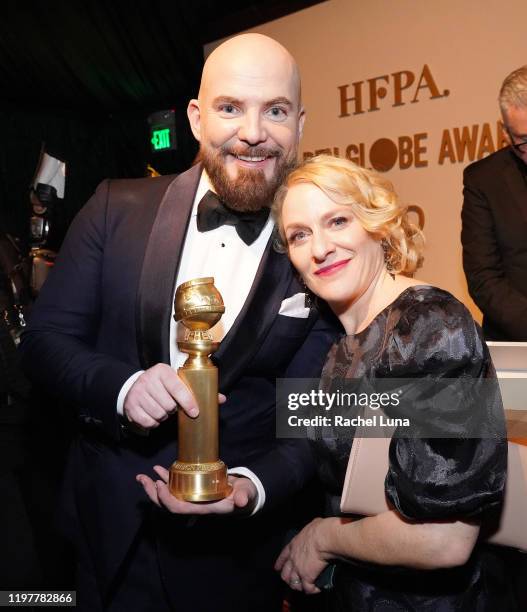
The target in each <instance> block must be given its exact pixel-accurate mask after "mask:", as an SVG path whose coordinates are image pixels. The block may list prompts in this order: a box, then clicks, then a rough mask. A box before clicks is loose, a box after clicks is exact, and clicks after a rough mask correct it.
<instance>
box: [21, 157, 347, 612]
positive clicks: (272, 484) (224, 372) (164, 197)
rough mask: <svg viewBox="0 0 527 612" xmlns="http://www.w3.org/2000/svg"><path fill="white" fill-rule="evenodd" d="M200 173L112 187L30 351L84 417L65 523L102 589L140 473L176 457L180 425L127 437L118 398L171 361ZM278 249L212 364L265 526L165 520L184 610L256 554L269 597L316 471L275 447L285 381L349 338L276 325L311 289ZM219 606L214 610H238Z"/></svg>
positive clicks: (223, 419) (315, 366)
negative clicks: (278, 399) (173, 321)
mask: <svg viewBox="0 0 527 612" xmlns="http://www.w3.org/2000/svg"><path fill="white" fill-rule="evenodd" d="M200 174H201V167H200V166H195V167H193V168H191V169H190V170H189V171H187V172H186V173H184V174H182V175H179V176H178V177H177V178H174V177H160V178H156V179H150V178H149V179H137V180H116V181H105V182H103V183H102V184H101V185H100V186H99V188H98V189H97V191H96V193H95V195H94V196H93V197H92V198H91V199H90V201H89V202H88V203H87V204H86V206H85V207H84V208H83V209H82V210H81V212H80V213H79V214H78V216H77V217H76V219H75V220H74V222H73V224H72V227H71V228H70V231H69V233H68V235H67V237H66V240H65V242H64V245H63V247H62V250H61V253H60V257H59V260H58V262H57V264H56V266H55V268H54V269H53V270H52V272H51V274H50V275H49V278H48V280H47V282H46V284H45V287H44V288H43V290H42V292H41V295H40V296H39V299H38V302H37V304H36V306H35V308H34V310H33V313H32V318H31V322H30V326H29V330H28V331H27V332H26V333H25V335H24V338H23V341H22V362H23V365H24V366H25V370H26V371H27V372H29V373H30V375H31V376H32V378H33V379H34V380H36V381H38V382H39V383H41V384H44V385H47V386H48V387H50V388H51V389H53V390H54V391H55V393H59V394H60V395H61V396H62V397H63V398H65V399H66V400H68V401H69V402H71V403H72V404H74V405H75V406H76V407H77V409H78V418H79V422H80V424H81V435H80V438H79V440H77V442H76V444H75V445H74V447H73V449H72V453H71V460H70V462H69V466H68V473H67V476H66V484H65V493H66V504H65V508H66V513H65V517H64V520H63V525H64V527H65V529H66V530H67V531H68V533H69V535H70V537H72V538H75V540H76V542H77V546H78V547H79V549H81V550H84V553H83V554H87V555H89V557H90V558H92V559H93V561H94V565H95V571H96V573H97V576H98V580H99V581H100V584H101V590H102V591H103V592H106V591H107V590H108V588H109V586H110V585H111V583H112V580H113V578H114V577H115V576H116V573H117V571H118V568H119V567H120V565H121V563H122V561H123V559H124V558H125V555H126V553H127V551H128V550H129V548H130V545H131V543H132V540H133V538H134V536H135V535H136V533H137V531H138V529H139V527H140V525H141V523H142V521H143V520H144V517H145V515H146V513H148V512H150V511H151V510H152V508H153V504H151V503H150V502H149V500H148V499H146V497H145V494H144V491H143V490H142V488H141V487H140V486H139V485H138V483H136V482H135V475H136V474H138V473H140V472H143V473H151V472H152V467H153V466H154V465H155V464H161V465H164V466H167V467H168V466H169V465H170V464H171V463H172V461H173V460H174V459H175V458H176V455H177V449H176V439H177V431H176V426H177V419H174V418H170V419H168V420H167V421H166V422H164V423H163V424H162V425H161V426H160V427H158V428H157V429H155V430H153V431H151V432H150V435H148V436H147V437H141V436H136V435H135V436H134V435H132V434H128V433H126V432H125V431H123V430H122V428H121V425H120V421H119V418H118V416H117V414H116V401H117V396H118V394H119V390H120V389H121V387H122V385H123V383H124V382H125V381H126V380H127V379H128V377H129V376H130V375H131V374H133V373H134V372H136V371H137V370H138V369H140V368H143V369H145V368H148V367H150V366H152V365H154V364H156V363H158V362H165V363H168V362H169V325H170V316H171V307H172V301H173V295H174V285H175V281H176V274H177V269H178V264H179V258H180V255H181V251H182V247H183V242H184V238H185V233H186V228H187V224H188V220H189V216H190V212H191V209H192V203H193V199H194V195H195V192H196V189H197V185H198V182H199V178H200ZM271 242H272V239H271V241H270V244H269V245H268V246H267V249H266V251H265V253H264V256H263V258H262V261H261V264H260V266H259V269H258V272H257V275H256V278H255V281H254V283H253V286H252V289H251V291H250V294H249V296H248V299H247V301H246V303H245V306H244V308H243V309H242V311H241V312H240V315H239V317H238V318H237V320H236V321H235V323H234V325H233V327H232V328H231V330H230V331H229V333H228V334H227V336H226V337H225V339H224V340H223V342H222V343H221V346H220V349H219V350H218V351H217V353H215V355H214V360H215V362H216V363H217V365H218V368H219V373H220V391H221V392H223V393H225V394H226V395H227V398H228V399H227V402H226V403H225V404H224V405H222V406H221V409H220V456H221V458H222V459H223V460H224V461H225V462H226V463H227V465H229V466H231V467H235V466H240V465H243V466H246V467H248V468H249V469H251V470H253V472H254V473H256V474H257V475H258V476H259V478H260V480H261V481H262V483H263V486H264V488H265V491H266V504H265V507H264V510H263V511H262V512H261V516H259V515H256V516H255V517H252V518H245V519H239V518H237V519H236V518H224V517H220V518H209V519H207V518H205V519H200V520H198V521H197V523H196V525H195V526H194V527H192V529H190V528H189V527H188V519H186V518H179V517H175V516H172V515H170V516H169V515H168V514H167V515H165V516H163V517H162V522H163V524H164V527H163V529H164V532H163V537H162V538H161V540H162V545H161V549H162V556H163V557H164V558H165V560H166V563H167V568H168V569H166V574H167V575H169V576H172V578H173V582H172V583H171V584H173V585H174V590H175V597H177V598H178V600H179V601H180V602H181V601H185V600H184V598H183V599H182V597H183V596H182V595H181V593H182V589H183V588H184V587H186V586H189V585H190V586H192V585H193V584H195V583H196V580H198V577H199V576H203V573H204V572H205V573H207V571H208V570H207V564H208V566H210V571H211V572H212V571H213V570H214V572H215V575H216V574H217V575H218V578H217V582H219V583H221V584H224V585H227V588H231V587H232V584H231V583H230V582H229V580H227V579H226V574H227V573H229V572H230V573H232V574H233V575H235V574H238V575H239V577H243V575H245V573H246V572H247V571H248V569H247V568H248V567H249V566H250V565H251V561H250V559H249V558H248V557H251V555H252V556H253V557H254V559H253V560H255V566H257V570H256V571H258V572H260V575H259V577H258V579H255V576H254V575H252V577H250V578H248V584H249V583H250V584H251V585H252V586H251V589H252V591H254V592H257V591H258V588H260V587H261V588H263V589H266V588H267V587H268V584H269V582H268V581H267V583H266V577H265V576H266V575H267V576H270V575H271V574H272V569H271V565H272V557H273V556H274V555H276V553H277V550H279V543H278V541H277V535H278V534H279V533H280V526H279V523H280V521H281V517H282V516H283V515H284V503H285V502H286V500H288V499H289V498H290V497H291V496H292V495H293V494H294V493H295V492H297V491H298V490H299V489H300V488H301V487H303V486H304V484H305V483H306V480H307V479H308V478H310V477H311V475H312V472H313V470H314V465H313V458H312V456H311V453H310V450H309V446H308V445H307V442H304V441H298V440H296V441H293V440H277V439H276V436H275V380H276V378H278V377H284V376H296V377H315V376H318V374H319V373H320V369H321V366H322V364H323V361H324V358H325V356H326V354H327V351H328V349H329V346H330V345H331V343H332V342H333V341H334V339H335V338H336V336H337V334H338V333H339V332H340V330H339V329H338V327H337V325H336V324H335V321H334V319H331V317H328V318H327V319H326V318H325V317H324V316H321V315H320V314H319V313H318V312H316V311H315V310H312V311H311V313H310V316H309V317H308V318H305V319H301V318H298V319H296V318H291V317H285V316H283V315H279V314H278V311H279V308H280V304H281V302H282V300H283V299H284V298H287V297H289V296H291V295H294V294H296V293H298V292H301V291H302V289H301V287H300V286H299V283H298V281H297V279H296V277H295V274H294V271H293V270H292V268H291V266H290V264H289V262H288V260H287V257H286V256H285V255H283V254H279V253H277V252H276V251H275V250H273V248H272V245H271ZM233 282H235V279H234V280H233ZM273 512H274V514H273ZM165 523H166V524H165ZM213 526H215V527H214V528H213ZM212 528H213V532H212V533H211V532H210V531H209V530H210V529H212ZM189 529H190V531H189ZM272 542H274V545H273V546H271V543H272ZM259 548H260V550H258V549H259ZM267 549H268V553H267V554H266V553H265V551H266V550H267ZM257 551H258V554H257V555H256V553H257ZM173 562H174V563H175V565H174V567H172V565H171V564H173ZM178 562H180V563H179V565H178ZM170 568H171V569H170ZM222 568H223V569H222ZM262 568H264V569H262ZM218 572H219V573H218ZM266 573H267V574H266ZM176 574H177V575H176ZM242 580H243V578H242ZM185 582H186V584H183V585H181V583H185ZM239 584H241V581H240V583H239ZM266 584H267V586H266ZM217 588H218V589H220V590H221V588H222V587H221V585H220V586H217ZM211 589H212V590H214V589H213V587H211ZM194 591H195V592H194V593H193V596H194V597H198V599H191V600H189V601H193V602H194V604H195V606H196V607H195V609H196V610H199V609H200V606H199V604H198V601H199V596H201V597H204V598H205V599H204V602H206V601H207V599H206V598H207V597H208V598H210V597H214V595H213V594H212V592H211V591H207V590H204V589H203V588H201V589H194ZM216 596H217V597H218V598H219V599H218V605H217V606H216V607H215V608H214V609H218V610H221V609H224V608H225V609H229V606H228V605H227V604H226V605H224V606H223V607H222V605H221V604H220V603H219V601H220V600H221V595H220V594H219V592H218V591H216ZM189 605H190V604H189ZM229 605H234V604H229ZM203 607H206V603H204V604H203ZM182 609H183V610H184V609H186V608H185V607H183V608H182ZM189 609H190V608H189ZM210 609H212V608H210ZM231 609H233V608H231ZM240 609H243V608H240Z"/></svg>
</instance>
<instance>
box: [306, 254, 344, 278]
mask: <svg viewBox="0 0 527 612" xmlns="http://www.w3.org/2000/svg"><path fill="white" fill-rule="evenodd" d="M348 261H351V257H349V258H348V259H341V260H340V261H336V262H335V263H332V264H331V265H330V266H324V267H323V268H319V269H318V270H316V271H315V274H316V275H317V276H329V275H330V274H334V273H335V272H338V271H339V270H342V268H343V267H344V266H345V265H346V264H347V263H348Z"/></svg>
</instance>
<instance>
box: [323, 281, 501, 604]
mask: <svg viewBox="0 0 527 612" xmlns="http://www.w3.org/2000/svg"><path fill="white" fill-rule="evenodd" d="M425 376H426V377H428V378H429V379H430V378H437V379H440V378H449V379H454V378H467V377H468V378H474V379H479V378H482V377H483V378H491V379H492V378H495V372H494V368H493V365H492V362H491V360H490V355H489V352H488V349H487V346H486V344H485V343H484V341H483V338H482V334H481V330H480V328H479V326H478V325H477V324H476V323H475V322H474V320H473V319H472V316H471V315H470V313H469V312H468V310H467V309H466V308H465V306H463V304H461V302H459V301H458V300H457V299H455V298H454V297H453V296H452V295H451V294H450V293H448V292H446V291H443V290H441V289H438V288H436V287H432V286H428V285H418V286H414V287H410V288H408V289H406V290H405V291H403V292H402V293H401V294H400V295H399V296H398V297H397V299H396V300H395V301H394V302H393V303H392V304H390V305H389V306H388V307H386V308H385V309H384V310H383V311H381V312H380V313H379V314H378V315H377V316H376V317H375V319H374V320H373V321H372V322H371V323H370V325H369V326H368V327H367V328H366V329H364V330H363V331H361V332H359V333H357V334H355V335H352V336H344V337H343V338H342V339H341V340H340V341H339V342H337V343H336V344H335V345H334V346H333V347H332V349H331V350H330V352H329V354H328V357H327V360H326V364H325V366H324V370H323V373H322V388H326V389H329V388H331V387H332V383H334V382H335V381H336V380H338V379H340V380H342V379H358V378H364V377H366V378H369V379H376V378H388V377H393V378H398V379H401V378H406V379H408V378H419V377H425ZM414 408H415V411H416V413H418V412H419V410H420V406H419V402H418V401H416V403H415V406H414ZM464 409H466V407H464ZM473 409H474V410H476V409H478V410H479V409H484V408H483V407H473ZM500 418H501V417H500ZM443 426H444V424H443ZM503 431H504V430H503ZM313 444H314V445H315V448H316V452H317V456H318V458H319V466H320V467H319V470H320V477H321V480H322V481H323V483H324V485H325V487H326V490H327V493H328V514H329V515H339V514H340V512H339V505H340V492H341V490H342V484H343V482H344V476H345V472H346V467H347V462H348V457H349V452H350V448H351V444H352V439H347V440H343V439H332V438H328V439H317V440H314V441H313ZM506 463H507V446H506V440H505V439H504V438H502V437H499V436H497V437H496V438H490V437H489V438H486V439H475V438H472V439H459V438H458V439H443V438H428V439H417V438H395V437H394V438H393V439H392V442H391V445H390V465H389V471H388V474H387V476H386V481H385V491H386V495H387V498H388V500H389V502H390V503H391V505H392V506H393V507H394V508H395V509H396V510H397V511H398V512H399V513H400V514H401V515H402V516H403V517H406V518H408V519H410V520H416V521H441V520H443V519H447V520H451V519H456V518H459V519H463V520H464V519H469V520H470V519H475V520H477V521H481V520H484V519H485V517H486V516H488V515H490V514H491V513H492V512H493V511H495V510H496V509H497V508H499V506H500V503H501V501H502V496H503V489H504V484H505V477H506ZM493 563H494V561H493V557H492V555H491V554H490V553H488V552H487V551H486V549H485V547H482V546H480V545H477V546H476V548H475V550H474V553H473V554H472V556H471V558H470V560H469V562H468V563H467V564H466V565H464V566H462V567H459V568H452V569H440V570H413V569H408V568H401V567H392V566H381V565H374V564H366V563H361V562H354V561H353V560H350V561H349V563H345V562H339V563H338V565H337V571H336V573H335V588H334V590H333V591H332V592H331V594H330V599H331V603H330V604H329V609H330V610H333V611H338V612H341V611H342V612H343V611H352V612H365V611H368V612H369V611H375V612H380V611H382V612H396V611H399V610H400V611H403V610H404V611H405V612H406V611H414V610H415V611H419V612H424V611H429V612H451V611H452V612H453V611H454V610H455V611H467V612H480V611H487V610H488V611H490V610H492V611H495V610H509V609H510V608H509V607H508V604H507V602H506V597H507V596H506V594H505V591H504V589H502V587H501V585H499V584H498V583H499V582H500V580H501V577H500V575H499V567H498V566H496V567H494V565H493Z"/></svg>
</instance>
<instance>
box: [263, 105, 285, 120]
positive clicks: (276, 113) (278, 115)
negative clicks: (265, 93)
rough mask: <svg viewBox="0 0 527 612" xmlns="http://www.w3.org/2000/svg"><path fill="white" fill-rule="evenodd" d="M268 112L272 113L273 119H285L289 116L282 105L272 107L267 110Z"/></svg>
mask: <svg viewBox="0 0 527 612" xmlns="http://www.w3.org/2000/svg"><path fill="white" fill-rule="evenodd" d="M267 114H268V115H270V116H271V117H272V118H273V119H285V117H287V112H286V111H285V109H283V108H281V107H280V106H273V107H271V108H270V109H269V110H268V111H267Z"/></svg>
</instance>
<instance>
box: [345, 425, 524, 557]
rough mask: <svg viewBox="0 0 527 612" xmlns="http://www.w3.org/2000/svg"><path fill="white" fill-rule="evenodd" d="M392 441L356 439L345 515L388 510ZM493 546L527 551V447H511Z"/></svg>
mask: <svg viewBox="0 0 527 612" xmlns="http://www.w3.org/2000/svg"><path fill="white" fill-rule="evenodd" d="M390 442H391V438H389V437H386V438H355V439H354V440H353V445H352V447H351V453H350V457H349V461H348V468H347V471H346V478H345V480H344V487H343V489H342V499H341V503H340V509H341V511H342V512H343V513H345V514H362V515H365V516H373V515H375V514H380V513H381V512H385V511H386V510H389V506H388V503H387V501H386V497H385V494H384V480H385V478H386V474H387V472H388V467H389V461H388V450H389V447H390ZM488 541H489V542H491V543H492V544H501V545H503V546H511V547H512V548H519V549H521V550H524V551H527V446H524V445H522V444H516V443H514V442H509V443H508V468H507V483H506V488H505V500H504V504H503V510H502V513H501V517H500V521H499V525H497V526H496V528H495V530H494V532H493V533H492V534H491V535H490V536H489V537H488Z"/></svg>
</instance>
